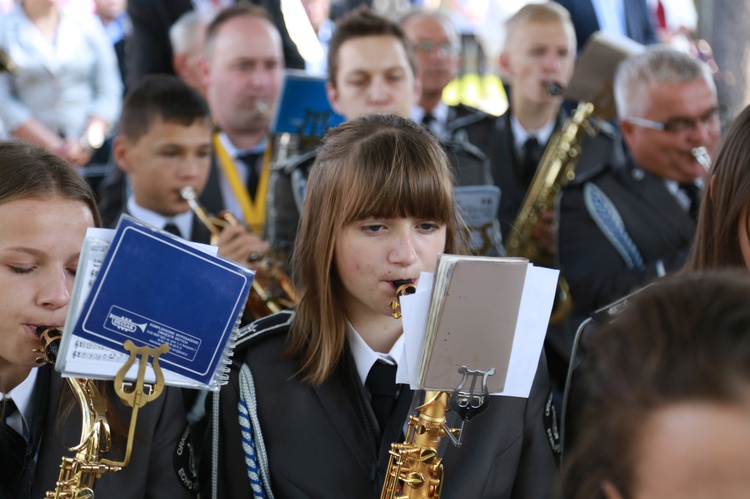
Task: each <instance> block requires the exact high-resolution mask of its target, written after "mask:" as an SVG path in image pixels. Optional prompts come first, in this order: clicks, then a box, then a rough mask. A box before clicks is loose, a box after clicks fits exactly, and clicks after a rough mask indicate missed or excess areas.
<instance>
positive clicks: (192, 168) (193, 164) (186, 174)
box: [178, 155, 201, 178]
mask: <svg viewBox="0 0 750 499" xmlns="http://www.w3.org/2000/svg"><path fill="white" fill-rule="evenodd" d="M200 168H201V158H197V157H195V156H193V155H189V156H188V157H187V158H185V161H182V162H180V167H179V168H178V175H179V176H180V178H193V177H195V176H197V175H198V172H200Z"/></svg>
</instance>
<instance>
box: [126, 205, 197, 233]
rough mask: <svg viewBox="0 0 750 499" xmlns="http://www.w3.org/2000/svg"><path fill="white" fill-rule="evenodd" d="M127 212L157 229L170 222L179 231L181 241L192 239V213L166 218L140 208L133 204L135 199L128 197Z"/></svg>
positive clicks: (187, 212)
mask: <svg viewBox="0 0 750 499" xmlns="http://www.w3.org/2000/svg"><path fill="white" fill-rule="evenodd" d="M128 212H129V213H130V214H131V215H133V217H135V218H137V219H138V220H140V221H141V222H144V223H147V224H149V225H153V226H154V227H156V228H157V229H163V228H164V226H165V225H167V224H168V223H169V222H172V223H173V224H175V225H176V226H177V228H178V229H179V230H180V235H182V238H183V239H187V240H188V241H189V240H190V238H191V237H193V212H192V211H186V212H183V213H180V214H179V215H175V216H173V217H172V218H167V217H164V216H162V215H159V214H158V213H155V212H153V211H151V210H147V209H146V208H143V207H142V206H139V205H138V203H136V202H135V198H134V197H133V196H130V197H129V198H128Z"/></svg>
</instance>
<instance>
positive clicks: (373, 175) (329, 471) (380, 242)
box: [201, 114, 556, 499]
mask: <svg viewBox="0 0 750 499" xmlns="http://www.w3.org/2000/svg"><path fill="white" fill-rule="evenodd" d="M464 234H465V228H464V227H463V225H462V222H461V221H460V219H458V218H457V215H456V210H455V206H454V200H453V182H452V178H451V172H450V166H449V162H448V160H447V157H446V155H445V153H444V152H443V150H442V148H441V147H440V145H439V144H438V142H437V140H436V139H435V138H434V136H433V135H432V134H431V133H430V132H429V131H427V130H426V129H425V128H424V127H422V126H420V125H419V124H416V123H414V122H413V121H411V120H408V119H405V118H401V117H397V116H394V115H380V114H374V115H369V116H366V117H364V118H359V119H354V120H350V121H349V122H347V123H344V124H342V125H340V126H339V127H337V128H336V129H333V130H331V131H329V132H328V135H327V137H326V138H325V139H324V143H323V146H322V148H321V150H320V152H319V153H318V155H317V159H316V162H315V164H314V165H313V167H312V169H311V172H310V177H309V180H308V187H307V196H306V199H305V202H304V206H303V213H302V218H301V225H300V229H299V235H298V239H297V245H296V246H295V252H294V255H293V264H294V267H295V269H296V274H297V276H298V280H297V283H296V284H297V286H298V289H299V291H300V293H301V296H302V298H301V300H300V303H299V306H298V307H297V309H296V311H285V312H281V313H279V314H276V315H273V316H270V317H268V318H266V319H262V320H259V321H257V322H255V323H253V324H252V325H250V326H249V327H248V328H245V329H244V330H243V333H242V334H241V336H240V339H239V342H238V346H237V349H236V351H235V354H234V360H235V362H234V364H233V368H232V371H231V374H230V382H229V384H228V385H227V386H225V387H224V388H223V389H222V391H221V393H220V396H219V399H218V407H214V410H218V411H219V417H218V418H216V419H214V421H213V422H212V425H211V436H212V439H211V442H210V443H209V442H207V443H206V445H211V446H212V449H211V450H212V451H214V452H217V453H218V455H217V459H216V460H215V461H214V462H213V463H210V464H211V465H209V463H208V460H207V459H205V458H204V460H203V462H202V466H201V473H202V477H201V484H202V487H204V490H203V493H204V494H206V496H210V495H211V492H212V490H211V489H214V488H215V490H213V492H216V493H217V494H218V495H217V497H222V498H246V497H250V496H251V494H252V493H253V490H254V489H253V488H254V487H263V488H264V489H265V490H266V491H269V490H270V491H272V492H273V494H274V495H275V497H283V498H302V497H330V496H333V495H337V496H341V497H356V498H367V497H380V493H381V487H382V484H383V478H384V475H385V473H386V468H387V463H388V459H389V453H388V451H389V449H390V447H391V443H394V442H402V441H403V440H404V436H403V434H402V431H403V429H404V425H405V422H406V418H407V413H408V412H409V409H410V407H411V408H413V407H414V406H415V404H417V403H421V396H422V395H423V394H422V392H416V393H415V392H412V390H410V389H409V387H408V386H407V385H396V384H395V370H396V366H395V364H396V362H397V361H396V359H397V358H398V357H399V355H398V352H399V351H400V349H401V348H402V347H403V342H404V339H403V338H402V325H401V320H400V319H394V318H393V316H392V315H391V312H392V310H391V309H390V307H389V303H390V301H391V300H394V299H396V285H395V282H394V281H396V280H401V279H409V280H412V281H415V282H416V281H417V280H418V279H419V276H420V272H423V271H428V272H432V271H434V270H435V265H436V261H437V258H438V255H439V254H440V253H443V252H446V253H456V252H458V251H460V247H461V245H460V240H461V237H462V235H464ZM388 366H390V367H388ZM382 370H384V371H386V372H388V371H390V373H391V374H390V376H391V377H390V381H389V382H388V381H386V382H384V383H383V384H384V385H385V387H383V386H380V387H379V388H378V387H376V385H375V380H374V378H375V376H376V375H375V374H373V373H374V372H376V371H382ZM373 393H375V394H376V395H377V396H379V397H381V399H382V397H386V398H389V399H390V402H391V404H390V405H391V406H390V408H389V407H387V405H386V406H384V405H383V404H381V403H380V402H373V401H372V399H371V397H372V395H371V394H373ZM548 393H549V383H548V380H547V373H546V363H545V360H544V356H543V355H542V357H541V358H540V361H539V366H538V370H537V373H536V377H535V379H534V384H533V387H532V388H531V394H530V396H529V398H528V399H523V398H512V397H497V398H493V399H492V402H491V404H490V406H489V408H488V410H487V411H486V412H485V413H482V414H481V415H480V416H478V417H477V418H475V419H474V420H472V421H471V423H470V424H469V425H467V428H466V431H465V435H464V439H465V440H464V444H463V446H462V447H461V448H456V447H453V446H451V445H450V444H449V443H448V442H446V443H445V448H444V449H441V451H440V452H441V455H442V457H443V463H444V465H445V470H446V472H445V479H444V483H443V495H442V496H441V497H443V498H445V499H454V498H459V497H461V498H463V497H471V498H476V499H479V498H487V499H489V498H492V499H498V498H512V497H518V498H521V497H523V498H548V497H550V494H551V490H552V486H553V483H554V480H555V475H556V467H555V461H554V457H553V454H552V449H551V447H550V444H549V442H548V440H547V436H546V434H545V428H544V424H543V411H544V405H545V401H546V400H547V395H548ZM381 399H379V400H381ZM238 402H239V409H238ZM214 403H215V404H216V403H217V401H216V399H214ZM449 416H455V414H449ZM452 422H454V423H455V420H452ZM241 425H243V426H241ZM251 441H254V450H255V452H253V451H251V450H250V448H249V447H247V446H246V444H247V443H249V442H251ZM243 442H244V443H243ZM217 446H218V447H217ZM243 447H244V448H243ZM208 455H211V451H209V450H208V449H206V453H205V454H204V456H208ZM246 458H247V459H246ZM258 466H259V467H260V471H259V468H258Z"/></svg>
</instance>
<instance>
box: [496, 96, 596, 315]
mask: <svg viewBox="0 0 750 499" xmlns="http://www.w3.org/2000/svg"><path fill="white" fill-rule="evenodd" d="M593 112H594V105H593V104H591V103H589V102H582V103H580V104H579V105H578V107H577V108H576V109H575V111H574V112H573V114H572V115H571V116H570V117H569V118H568V119H567V120H566V121H565V123H564V124H563V127H562V128H561V129H560V130H559V131H558V132H556V133H555V134H553V136H552V137H551V138H550V141H549V144H548V145H547V148H546V149H545V151H544V155H543V156H542V160H541V162H540V163H539V166H538V167H537V170H536V173H535V174H534V179H533V180H532V182H531V185H530V186H529V189H528V191H527V192H526V196H525V197H524V200H523V203H522V204H521V208H520V209H519V210H518V215H517V216H516V219H515V222H514V223H513V228H512V229H511V232H510V234H509V236H508V240H507V242H506V243H505V250H506V252H507V253H508V256H518V257H524V258H528V259H529V260H530V261H532V262H534V263H536V264H539V265H543V266H546V267H554V266H555V262H554V261H553V259H552V257H551V255H549V253H548V252H546V251H544V250H543V249H542V248H540V246H539V244H538V243H537V242H536V241H535V240H534V239H533V238H532V231H533V229H534V226H535V225H536V224H537V223H538V222H539V221H540V220H541V216H542V214H543V213H545V212H546V211H549V210H551V209H553V208H554V206H555V203H556V201H557V196H558V194H559V192H560V190H561V189H562V188H563V187H565V185H567V184H568V182H570V181H572V180H573V179H574V178H575V165H576V163H577V161H578V157H579V155H580V152H581V145H580V143H581V140H582V139H583V136H584V134H590V135H593V134H595V130H594V128H593V126H591V124H590V122H589V118H590V117H591V115H592V114H593ZM556 301H557V302H556V303H555V308H554V310H553V311H552V316H551V318H550V324H553V325H554V324H559V323H560V322H561V321H562V319H563V318H564V317H565V316H566V315H567V314H568V313H570V310H571V309H572V300H571V299H570V293H569V292H568V285H567V282H566V281H565V279H564V278H563V277H562V276H561V277H560V279H559V281H558V293H557V300H556Z"/></svg>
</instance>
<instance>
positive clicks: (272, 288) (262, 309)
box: [180, 186, 299, 319]
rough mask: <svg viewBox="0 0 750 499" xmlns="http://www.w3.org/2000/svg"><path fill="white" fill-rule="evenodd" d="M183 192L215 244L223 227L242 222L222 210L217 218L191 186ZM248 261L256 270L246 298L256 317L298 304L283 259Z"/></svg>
mask: <svg viewBox="0 0 750 499" xmlns="http://www.w3.org/2000/svg"><path fill="white" fill-rule="evenodd" d="M180 195H181V196H182V198H183V199H184V200H185V201H187V202H188V205H189V206H190V209H191V210H192V211H193V213H194V214H195V216H196V217H198V219H199V220H200V221H201V223H202V224H203V225H205V226H206V228H208V230H209V231H210V232H211V244H212V245H214V246H216V245H217V244H218V240H219V234H221V230H222V229H223V228H224V227H226V226H228V225H239V221H238V220H237V218H235V217H234V216H233V215H232V214H231V213H228V212H222V213H220V214H219V216H218V217H214V216H211V215H209V214H208V212H207V211H206V209H205V208H204V207H203V206H201V205H200V203H198V197H197V195H196V194H195V190H194V189H193V188H192V187H189V186H188V187H183V188H182V189H181V190H180ZM248 263H249V264H250V267H251V268H252V269H254V270H255V271H256V274H255V278H254V279H253V284H252V289H251V292H250V295H249V296H248V299H247V309H248V311H249V312H250V313H251V314H252V315H253V318H254V319H259V318H261V317H265V316H267V315H270V314H274V313H276V312H280V311H281V310H284V309H287V308H291V307H293V306H294V305H296V304H297V302H298V301H299V297H298V294H297V291H296V290H295V288H294V285H293V284H292V280H291V278H290V277H289V275H288V274H287V273H286V271H285V270H284V269H285V267H286V264H285V263H284V259H283V258H279V257H276V256H275V255H272V254H270V253H267V254H265V255H255V256H254V257H252V258H251V261H250V262H248Z"/></svg>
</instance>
